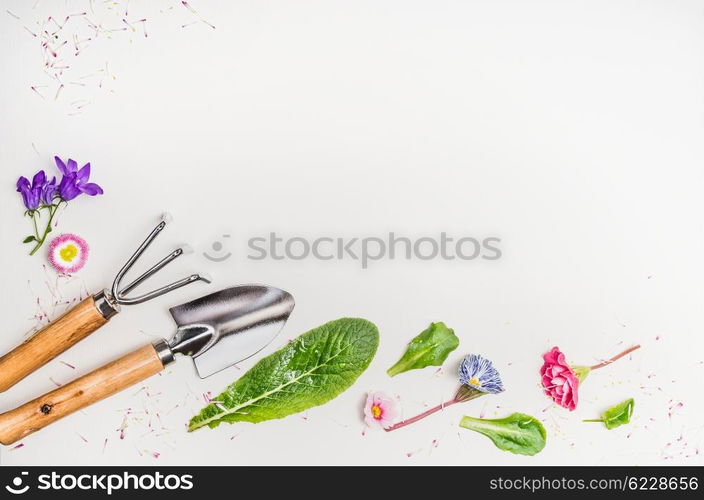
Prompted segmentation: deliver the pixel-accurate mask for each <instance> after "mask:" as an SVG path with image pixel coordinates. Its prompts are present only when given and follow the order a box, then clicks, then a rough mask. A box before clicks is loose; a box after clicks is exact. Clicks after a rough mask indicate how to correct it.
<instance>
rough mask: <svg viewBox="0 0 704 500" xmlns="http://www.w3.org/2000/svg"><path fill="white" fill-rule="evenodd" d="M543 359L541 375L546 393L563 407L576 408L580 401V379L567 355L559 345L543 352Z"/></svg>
mask: <svg viewBox="0 0 704 500" xmlns="http://www.w3.org/2000/svg"><path fill="white" fill-rule="evenodd" d="M543 360H544V363H543V366H542V368H541V369H540V375H541V377H542V384H543V389H545V394H547V395H548V396H550V397H551V398H552V400H553V401H555V402H556V403H557V404H558V405H560V406H562V407H563V408H567V409H568V410H570V411H572V410H574V409H575V408H577V402H578V401H579V397H578V390H579V379H578V378H577V375H576V374H575V372H574V370H573V369H572V368H571V367H570V366H569V365H568V364H567V362H566V361H565V355H564V354H563V353H562V351H560V349H559V348H558V347H553V348H552V349H551V350H550V351H548V352H546V353H545V354H543Z"/></svg>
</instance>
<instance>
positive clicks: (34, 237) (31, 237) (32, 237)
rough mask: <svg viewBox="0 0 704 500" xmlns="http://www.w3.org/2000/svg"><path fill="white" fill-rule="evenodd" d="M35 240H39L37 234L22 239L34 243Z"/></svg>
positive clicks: (23, 241) (24, 241)
mask: <svg viewBox="0 0 704 500" xmlns="http://www.w3.org/2000/svg"><path fill="white" fill-rule="evenodd" d="M33 241H37V237H36V236H32V235H30V236H27V237H26V238H25V239H24V240H22V243H32V242H33Z"/></svg>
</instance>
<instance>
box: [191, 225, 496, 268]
mask: <svg viewBox="0 0 704 500" xmlns="http://www.w3.org/2000/svg"><path fill="white" fill-rule="evenodd" d="M229 238H230V235H229V234H224V235H222V240H217V241H214V242H213V243H212V244H211V248H210V249H209V250H208V251H207V252H204V253H203V256H204V257H205V258H206V259H208V260H210V261H212V262H224V261H226V260H228V259H229V258H230V257H231V256H232V252H230V251H229V250H228V249H227V248H225V244H224V242H223V240H226V239H229ZM501 256H502V250H501V238H499V237H496V236H489V237H484V238H477V237H473V236H460V237H454V236H451V235H449V234H448V233H446V232H441V233H439V234H438V235H433V236H419V237H407V236H403V235H398V234H396V233H393V232H390V233H388V234H386V235H385V236H383V237H380V236H358V237H339V236H319V237H315V238H311V237H305V236H291V237H284V236H280V235H278V234H277V233H276V232H270V233H268V234H267V235H263V236H254V237H251V238H249V239H248V240H247V254H246V258H247V259H248V260H256V261H261V260H267V259H271V260H293V261H301V260H321V261H332V260H338V261H354V262H358V263H359V265H360V267H361V268H362V269H368V268H369V267H370V265H372V263H374V262H379V261H383V260H397V259H405V260H422V261H429V260H448V261H450V260H463V261H472V260H477V259H480V260H490V261H491V260H498V259H500V258H501Z"/></svg>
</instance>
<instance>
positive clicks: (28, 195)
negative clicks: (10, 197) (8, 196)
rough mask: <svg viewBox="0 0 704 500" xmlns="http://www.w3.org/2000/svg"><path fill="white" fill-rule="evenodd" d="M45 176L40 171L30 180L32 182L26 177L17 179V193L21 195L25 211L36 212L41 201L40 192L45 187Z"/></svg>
mask: <svg viewBox="0 0 704 500" xmlns="http://www.w3.org/2000/svg"><path fill="white" fill-rule="evenodd" d="M46 183H47V182H46V174H45V173H44V171H43V170H40V171H39V172H37V173H36V174H34V177H33V178H32V182H31V183H30V182H29V179H27V178H26V177H20V178H19V179H17V192H18V193H20V194H21V195H22V201H23V202H24V206H25V207H27V210H36V209H37V208H39V202H40V201H41V195H42V190H43V189H44V186H45V185H46Z"/></svg>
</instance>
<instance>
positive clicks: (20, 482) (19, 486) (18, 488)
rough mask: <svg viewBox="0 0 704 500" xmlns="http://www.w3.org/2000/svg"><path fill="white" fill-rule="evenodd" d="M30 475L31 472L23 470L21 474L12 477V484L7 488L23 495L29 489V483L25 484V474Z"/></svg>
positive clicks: (15, 493)
mask: <svg viewBox="0 0 704 500" xmlns="http://www.w3.org/2000/svg"><path fill="white" fill-rule="evenodd" d="M28 475H29V472H25V471H22V472H21V473H20V475H19V476H15V477H14V478H13V479H12V485H9V484H8V485H6V486H5V489H6V490H7V491H9V492H10V493H12V494H13V495H22V494H23V493H27V491H28V490H29V485H28V484H24V476H28Z"/></svg>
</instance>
